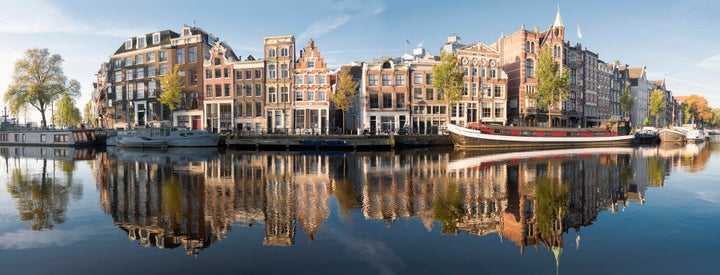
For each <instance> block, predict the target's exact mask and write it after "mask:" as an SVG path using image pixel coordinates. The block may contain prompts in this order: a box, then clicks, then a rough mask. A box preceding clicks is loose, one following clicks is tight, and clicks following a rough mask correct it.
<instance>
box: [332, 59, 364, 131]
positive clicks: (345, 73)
mask: <svg viewBox="0 0 720 275" xmlns="http://www.w3.org/2000/svg"><path fill="white" fill-rule="evenodd" d="M351 68H352V67H350V66H344V67H342V68H340V73H339V74H338V80H337V81H338V82H337V89H336V91H335V93H334V94H331V95H330V100H332V102H333V105H335V109H337V110H340V111H342V114H343V117H342V129H343V132H344V131H345V112H347V111H348V110H350V109H351V108H352V107H353V102H354V100H355V94H356V93H357V90H358V83H357V82H355V81H354V80H353V76H352V74H351V73H350V70H351Z"/></svg>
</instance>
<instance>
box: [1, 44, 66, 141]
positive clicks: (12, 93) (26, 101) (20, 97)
mask: <svg viewBox="0 0 720 275" xmlns="http://www.w3.org/2000/svg"><path fill="white" fill-rule="evenodd" d="M62 62H63V59H62V57H61V56H60V55H58V54H53V55H51V54H50V52H49V51H48V49H47V48H44V49H28V50H27V51H26V52H25V57H23V58H22V59H20V60H18V61H16V62H15V70H14V72H13V79H12V82H11V84H10V86H9V87H8V90H7V92H5V95H4V96H3V100H4V101H5V103H7V104H8V105H9V107H10V113H11V114H13V115H17V114H18V113H19V112H20V111H21V110H23V109H24V108H26V107H27V105H30V106H32V107H33V108H35V109H37V110H38V111H40V116H41V117H42V121H41V126H42V127H43V128H44V127H47V120H46V118H45V111H47V108H48V107H50V106H52V104H53V102H54V101H55V100H57V99H58V98H60V97H61V96H63V94H64V93H65V92H68V93H69V95H70V96H77V95H76V94H74V93H76V92H77V93H78V94H79V89H77V90H73V89H72V87H67V86H66V83H65V82H66V81H67V79H66V78H65V74H64V73H63V68H62ZM71 84H72V83H71Z"/></svg>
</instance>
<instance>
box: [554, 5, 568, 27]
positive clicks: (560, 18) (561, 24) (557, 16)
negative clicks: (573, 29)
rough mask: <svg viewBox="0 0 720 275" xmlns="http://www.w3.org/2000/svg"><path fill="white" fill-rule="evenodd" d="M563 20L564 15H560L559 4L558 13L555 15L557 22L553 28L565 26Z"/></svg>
mask: <svg viewBox="0 0 720 275" xmlns="http://www.w3.org/2000/svg"><path fill="white" fill-rule="evenodd" d="M564 27H565V26H564V25H563V22H562V16H560V6H558V10H557V15H555V24H553V28H564Z"/></svg>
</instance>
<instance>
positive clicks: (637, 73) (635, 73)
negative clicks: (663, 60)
mask: <svg viewBox="0 0 720 275" xmlns="http://www.w3.org/2000/svg"><path fill="white" fill-rule="evenodd" d="M629 70H630V71H629V76H630V78H631V79H639V78H641V77H642V75H643V72H645V68H630V69H629Z"/></svg>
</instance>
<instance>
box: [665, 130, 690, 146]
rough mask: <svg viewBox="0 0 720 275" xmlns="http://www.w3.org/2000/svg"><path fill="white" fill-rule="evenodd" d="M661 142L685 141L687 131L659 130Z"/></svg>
mask: <svg viewBox="0 0 720 275" xmlns="http://www.w3.org/2000/svg"><path fill="white" fill-rule="evenodd" d="M658 136H659V137H660V142H663V143H666V142H685V140H686V139H687V138H686V136H685V133H684V132H683V131H682V130H680V129H662V130H660V132H658Z"/></svg>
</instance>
